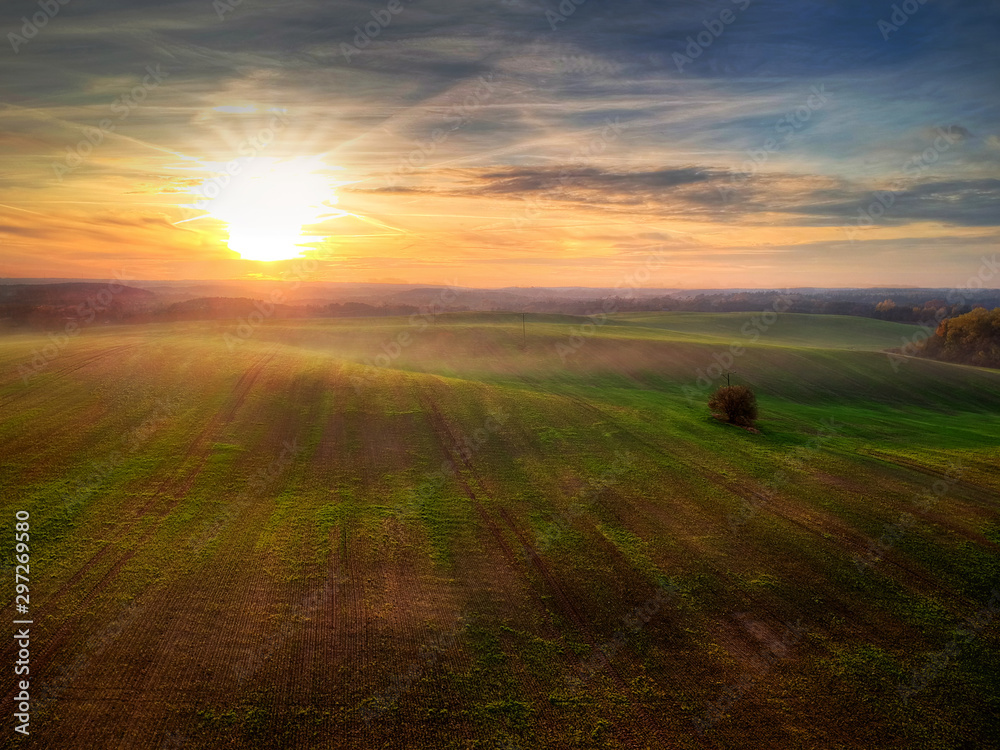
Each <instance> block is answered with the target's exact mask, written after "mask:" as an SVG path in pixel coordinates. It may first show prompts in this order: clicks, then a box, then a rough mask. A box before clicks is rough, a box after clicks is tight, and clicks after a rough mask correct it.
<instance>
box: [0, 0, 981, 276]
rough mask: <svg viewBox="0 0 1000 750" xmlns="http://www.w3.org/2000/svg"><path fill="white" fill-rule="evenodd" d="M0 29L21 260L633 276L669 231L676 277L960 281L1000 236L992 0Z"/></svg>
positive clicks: (5, 205)
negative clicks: (311, 264)
mask: <svg viewBox="0 0 1000 750" xmlns="http://www.w3.org/2000/svg"><path fill="white" fill-rule="evenodd" d="M33 19H34V20H33ZM38 21H44V23H42V24H40V23H38ZM0 31H2V32H3V35H4V40H3V41H2V44H3V49H2V51H0V65H2V70H3V73H2V77H0V164H2V168H0V277H62V278H68V277H74V278H92V279H107V278H111V277H112V276H113V275H115V274H116V273H119V274H125V275H126V277H129V278H135V279H193V278H205V279H209V278H211V279H228V278H253V277H269V276H276V275H278V274H280V273H282V272H287V271H288V270H289V268H290V263H289V261H287V259H288V258H291V257H294V256H296V255H298V254H299V253H304V257H309V258H314V259H315V260H316V261H317V268H318V269H319V270H318V271H317V272H316V273H315V274H314V275H313V276H312V278H315V279H317V280H326V281H393V282H406V283H444V282H448V283H456V284H460V285H464V286H481V287H499V286H508V285H522V286H531V285H534V286H543V285H544V286H570V285H590V286H608V285H611V284H613V283H615V282H616V281H618V280H620V279H621V278H624V277H626V276H627V275H629V274H630V273H635V271H636V269H640V268H643V267H645V266H648V265H649V260H648V258H649V256H650V255H651V254H653V253H655V254H657V255H658V257H659V260H658V261H657V262H655V263H654V264H653V265H652V267H651V269H650V272H649V274H648V276H649V280H648V281H647V282H646V283H645V285H646V286H651V287H688V288H691V287H713V288H718V287H767V288H780V287H789V286H826V287H833V286H878V285H917V286H937V287H954V286H959V285H963V284H965V283H966V282H967V280H968V279H969V277H970V276H972V275H974V274H975V273H976V272H977V271H978V270H979V269H980V267H981V265H982V260H981V259H982V258H983V256H992V255H993V254H994V253H995V252H996V251H997V248H998V240H1000V201H998V198H1000V117H998V114H1000V44H997V42H996V40H997V38H998V35H1000V5H998V4H997V3H996V2H981V3H976V2H955V1H953V0H927V2H925V3H923V4H921V2H919V0H907V2H905V3H896V4H893V3H890V2H885V3H880V2H867V1H866V2H854V1H852V2H829V1H827V2H818V1H816V0H801V1H796V2H766V1H764V0H735V1H734V0H721V1H720V2H709V3H695V2H666V1H663V2H661V1H657V2H653V1H651V0H614V1H612V0H576V4H574V3H573V2H571V0H563V2H562V4H561V5H560V4H559V3H558V2H555V1H554V0H488V1H484V2H479V1H478V0H462V1H461V2H460V1H459V0H411V1H409V2H407V1H406V0H374V1H373V2H360V1H358V2H353V1H350V0H332V1H331V0H299V1H296V2H287V1H285V0H237V2H235V3H234V2H230V1H229V0H215V2H213V1H212V0H182V1H180V2H170V1H167V2H159V1H158V2H137V1H136V0H41V2H38V1H37V0H6V1H5V2H4V3H3V5H2V9H0ZM359 32H360V33H359ZM88 139H89V140H88ZM241 255H242V256H244V257H243V258H241ZM247 258H279V259H286V260H284V261H276V262H263V261H261V260H247ZM644 278H645V276H644ZM989 286H994V287H997V286H1000V276H996V277H994V281H993V283H991V284H989Z"/></svg>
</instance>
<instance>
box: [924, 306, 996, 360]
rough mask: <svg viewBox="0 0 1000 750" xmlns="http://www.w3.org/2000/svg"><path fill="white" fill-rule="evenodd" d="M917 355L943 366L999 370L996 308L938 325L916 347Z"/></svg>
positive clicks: (977, 309) (980, 309)
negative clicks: (931, 358)
mask: <svg viewBox="0 0 1000 750" xmlns="http://www.w3.org/2000/svg"><path fill="white" fill-rule="evenodd" d="M917 354H918V355H919V356H922V357H933V358H934V359H940V360H944V361H945V362H959V363H961V364H966V365H978V366H980V367H1000V307H994V308H993V310H989V311H988V310H986V308H984V307H977V308H975V309H974V310H972V312H968V313H966V314H965V315H959V316H958V317H955V318H949V319H947V320H943V321H941V324H940V325H939V326H938V327H937V330H936V331H935V332H934V335H933V336H931V337H930V338H928V339H927V340H926V341H924V342H923V343H922V344H921V345H920V346H919V347H917Z"/></svg>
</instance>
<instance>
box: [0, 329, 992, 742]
mask: <svg viewBox="0 0 1000 750" xmlns="http://www.w3.org/2000/svg"><path fill="white" fill-rule="evenodd" d="M752 317H753V316H749V315H746V316H744V315H729V314H723V315H708V314H688V313H655V314H648V313H647V314H629V315H619V316H612V317H611V318H609V319H608V320H607V321H606V322H604V323H602V324H601V325H592V326H589V327H587V323H588V321H587V319H583V318H574V317H572V316H534V315H529V316H528V325H527V332H528V336H527V346H526V347H524V348H522V347H521V335H522V334H521V322H520V316H519V315H518V316H513V315H507V316H504V315H488V314H461V315H446V316H441V317H440V318H439V319H438V320H437V322H436V323H435V324H433V325H430V326H427V327H426V328H424V329H422V330H421V329H420V328H419V327H417V326H413V325H410V323H409V322H408V320H407V319H405V318H404V319H377V320H376V319H371V320H365V319H352V320H344V319H341V320H325V321H318V320H308V321H270V322H268V323H266V324H265V325H263V326H261V327H259V328H258V329H256V330H255V332H254V335H253V336H252V337H251V338H250V339H248V340H246V341H244V342H242V344H240V345H239V346H237V347H236V348H235V349H233V350H232V351H231V350H230V349H229V348H228V347H227V345H226V343H225V341H224V339H223V334H224V333H225V332H227V331H229V329H231V328H232V325H226V324H221V323H183V324H177V325H160V324H157V325H149V326H135V327H104V328H99V329H98V328H95V329H92V330H88V331H86V332H85V333H84V334H82V335H81V336H80V337H78V338H76V339H73V340H72V341H71V342H70V344H69V345H68V346H67V347H66V349H65V351H64V352H63V353H62V354H61V355H60V356H59V357H58V358H56V359H55V360H53V361H52V362H51V363H49V364H48V365H47V366H46V367H45V368H44V369H43V370H42V371H41V372H40V373H38V374H37V375H36V376H35V377H33V378H32V379H31V380H30V381H29V382H28V383H27V384H25V383H24V382H23V381H22V380H21V378H20V377H19V376H18V373H17V365H18V364H20V363H24V362H26V361H29V360H30V359H31V357H32V352H33V350H37V349H39V348H40V347H42V346H44V344H45V341H46V340H45V338H44V336H40V335H29V334H17V335H9V336H5V337H3V338H0V373H2V376H0V404H2V406H3V410H4V411H3V413H4V420H3V422H2V423H0V470H2V472H3V476H4V477H5V479H6V481H5V482H4V483H3V485H2V487H0V498H2V502H3V507H4V508H5V513H4V516H3V519H2V522H0V533H2V534H5V535H6V537H5V538H11V533H12V525H13V520H12V519H13V512H14V511H15V510H28V511H30V513H31V533H32V573H33V578H32V585H31V601H32V613H33V616H34V618H35V622H36V624H35V626H34V627H35V628H36V630H37V638H38V640H37V642H38V643H39V644H41V645H40V646H39V647H38V651H37V652H35V651H33V662H32V674H33V675H37V676H35V677H34V681H33V684H34V685H36V686H37V688H38V690H39V694H42V692H43V691H45V690H48V694H49V695H50V696H51V697H50V699H49V700H48V701H47V702H46V701H41V702H40V704H39V705H38V707H37V708H38V713H37V715H36V717H35V720H34V721H33V724H32V728H33V731H37V732H38V734H40V735H42V737H43V739H44V740H45V741H46V742H47V743H48V744H50V745H51V746H64V747H72V746H82V745H83V744H87V743H95V742H99V743H102V746H114V745H115V744H116V743H120V742H121V741H122V738H124V737H130V738H133V740H134V741H135V742H139V743H140V744H142V745H143V746H146V745H148V746H153V745H157V744H158V743H160V742H162V741H164V740H163V738H164V737H174V738H182V741H183V742H184V743H185V744H184V746H185V747H193V748H198V747H205V748H208V747H233V748H242V747H312V746H324V747H327V746H328V747H365V748H367V747H400V748H408V747H414V748H415V747H441V748H472V747H504V746H505V745H504V743H508V744H507V745H506V746H507V747H525V748H526V747H531V748H536V747H537V748H565V747H571V748H598V747H600V748H605V747H609V748H613V747H621V748H626V747H627V748H632V747H660V746H677V747H702V746H703V740H701V739H700V738H699V736H698V735H697V733H696V732H695V722H696V721H700V722H702V726H704V727H705V730H704V731H705V732H706V734H707V736H708V737H709V739H710V741H711V742H712V743H714V744H715V745H717V746H719V747H733V748H737V747H746V746H747V745H748V743H749V744H752V745H753V746H755V747H783V748H784V747H819V746H830V747H833V746H836V747H857V748H862V747H871V746H876V745H877V746H880V747H940V748H951V747H954V748H958V747H965V746H977V747H988V746H997V745H998V744H1000V736H998V734H997V729H996V726H995V722H993V721H991V719H990V717H991V716H992V715H995V714H996V713H997V709H998V708H1000V705H998V704H1000V680H998V678H997V675H1000V658H998V656H1000V650H998V639H997V628H996V624H995V623H996V617H995V609H996V599H995V597H994V593H993V592H994V591H996V587H997V586H998V585H1000V582H998V576H1000V567H998V565H997V563H996V560H997V544H998V542H1000V518H998V516H1000V511H998V507H997V498H998V497H1000V473H998V472H997V471H996V456H997V455H998V446H1000V373H997V372H992V371H988V370H984V369H977V368H966V367H961V366H956V365H948V364H942V363H936V362H931V361H923V360H911V359H905V360H893V359H891V358H889V357H888V356H887V355H886V354H885V353H884V352H883V351H882V350H883V349H886V348H890V347H894V346H898V345H899V344H900V339H901V337H906V336H908V335H909V333H910V332H911V331H912V330H914V329H913V328H912V327H908V326H902V325H899V324H890V323H885V322H881V321H874V320H867V319H855V318H846V317H833V316H801V315H779V316H777V318H776V320H774V321H773V322H771V324H770V325H768V326H766V327H767V330H766V331H764V332H760V330H759V328H758V329H756V330H757V332H758V333H759V334H760V335H759V336H756V337H754V336H748V335H746V334H745V326H746V324H747V323H748V321H749V322H750V324H751V327H752V325H753V323H752V321H751V318H752ZM762 322H763V319H762ZM401 333H408V334H409V335H410V339H407V341H408V342H409V343H407V345H405V346H399V347H398V348H397V347H394V346H393V342H398V341H399V340H400V339H399V335H400V334H401ZM754 339H755V340H754ZM734 344H736V345H738V346H736V347H734V346H733V345H734ZM739 347H742V348H743V349H745V351H743V350H740V348H739ZM735 352H739V353H735ZM380 356H381V359H380ZM728 357H731V358H732V361H731V362H730V361H729V359H728ZM722 364H726V365H727V369H732V370H734V371H735V373H736V375H735V380H734V382H740V383H744V384H748V385H750V386H751V387H753V388H754V389H755V391H756V392H757V393H758V400H759V405H760V412H761V419H760V421H759V427H760V429H761V434H750V433H747V432H745V431H743V430H738V429H734V428H732V427H731V426H727V425H723V424H721V423H719V422H718V421H717V420H714V419H712V417H711V416H710V415H709V413H708V409H707V407H706V402H707V398H708V394H709V393H710V391H711V390H712V388H713V387H715V386H717V385H719V384H720V383H721V382H723V381H724V378H721V377H720V376H719V375H718V374H717V371H718V370H721V369H722ZM713 365H718V367H715V368H713ZM164 404H166V406H164ZM497 415H500V416H501V417H502V419H500V420H498V419H497ZM289 445H294V446H297V449H296V450H295V451H290V450H289V448H288V446H289ZM955 467H960V469H958V470H956V469H955ZM945 477H952V478H953V479H948V480H947V481H945V483H944V484H943V485H941V484H939V485H935V482H942V481H944V480H943V478H945ZM935 486H937V487H938V488H943V490H942V491H941V492H940V493H938V494H933V492H934V488H935ZM927 491H931V492H932V495H930V496H928V495H927V494H926V493H927ZM927 497H931V498H932V502H929V503H928V502H925V503H924V504H923V505H921V504H920V503H919V500H920V498H925V499H926V498H927ZM907 514H908V515H907ZM901 519H903V520H902V521H901ZM907 519H910V520H907ZM879 540H883V541H886V540H888V541H889V542H890V543H888V544H887V545H886V547H885V548H884V549H881V548H879V547H877V546H876V542H878V541H879ZM859 560H868V561H869V562H870V563H871V564H870V566H868V567H865V566H862V565H859ZM7 580H8V581H10V580H11V577H10V576H8V577H7ZM5 585H6V586H7V587H8V588H11V584H10V583H9V582H8V583H6V584H5ZM664 586H665V587H667V588H665V589H661V588H659V587H664ZM663 591H669V592H671V593H670V595H669V596H668V597H666V598H662V597H663V596H664V595H663V593H662V592H663ZM658 592H659V593H658ZM7 593H8V594H9V597H8V598H11V597H12V591H8V592H7ZM657 597H661V598H657ZM991 597H994V598H992V599H991ZM991 602H992V603H991ZM990 613H994V614H992V615H991V614H990ZM988 618H992V619H990V620H989V623H987V624H985V625H983V626H982V627H981V628H979V629H978V630H977V631H976V633H975V634H974V637H971V638H964V637H963V638H961V639H959V640H958V641H955V638H956V636H955V633H956V632H959V631H960V630H961V629H962V628H965V630H968V629H969V627H970V626H969V625H968V623H970V622H976V623H980V622H984V621H985V620H986V619H988ZM789 623H799V624H800V625H801V629H802V630H801V632H802V636H801V637H800V638H797V639H796V640H795V642H794V643H792V644H791V645H789V644H788V643H783V642H782V633H785V632H787V628H788V624H789ZM953 641H955V644H956V645H953V646H949V644H952V642H953ZM941 653H945V654H946V655H947V658H946V659H944V660H942V658H940V657H938V656H935V655H936V654H941ZM602 654H603V655H604V656H603V657H602V656H601V655H602ZM928 664H930V665H932V666H933V665H936V666H933V669H930V670H928V666H927V665H928ZM915 672H916V673H917V674H924V675H929V679H927V680H926V684H923V683H921V685H920V689H919V690H916V691H914V692H913V693H912V695H911V696H910V697H909V698H908V700H906V701H905V702H904V701H903V700H902V698H901V697H900V695H901V692H900V685H903V686H904V687H905V686H906V685H908V684H910V681H911V680H912V679H914V678H913V675H914V673H915ZM82 696H85V698H82V699H81V697H82ZM727 696H728V697H727ZM108 706H115V707H116V710H115V711H110V710H108ZM720 706H724V710H721V709H719V707H720ZM117 709H120V710H117ZM716 709H719V710H716ZM709 719H710V720H709ZM706 721H707V724H706ZM135 738H138V739H135ZM178 741H181V740H180V739H179V740H178ZM510 743H513V744H510Z"/></svg>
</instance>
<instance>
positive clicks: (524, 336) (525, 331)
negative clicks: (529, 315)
mask: <svg viewBox="0 0 1000 750" xmlns="http://www.w3.org/2000/svg"><path fill="white" fill-rule="evenodd" d="M521 348H522V349H527V348H528V327H527V325H526V324H525V322H524V313H521Z"/></svg>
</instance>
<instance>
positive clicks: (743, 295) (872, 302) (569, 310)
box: [525, 289, 1000, 324]
mask: <svg viewBox="0 0 1000 750" xmlns="http://www.w3.org/2000/svg"><path fill="white" fill-rule="evenodd" d="M941 294H942V291H941V290H940V289H926V290H910V289H905V290H899V289H845V290H829V291H818V292H804V291H803V292H778V291H766V292H722V293H713V294H698V295H696V296H691V297H682V296H672V295H663V296H658V297H634V296H633V297H630V296H619V297H613V298H611V299H610V300H609V299H592V300H550V299H540V300H535V301H532V302H531V303H530V304H528V305H527V306H526V307H525V309H526V310H527V311H528V312H550V313H563V314H566V315H591V314H596V313H598V312H601V311H602V310H604V311H606V310H608V309H611V310H613V311H615V312H658V311H680V312H760V311H761V310H770V309H781V310H784V311H786V312H790V313H805V314H812V315H817V314H822V315H856V316H858V317H864V318H878V319H880V320H891V321H896V322H899V323H928V322H932V323H934V324H937V322H939V321H940V320H942V319H944V318H947V317H954V316H956V315H961V314H963V313H967V312H969V311H971V310H972V309H973V307H975V306H977V305H986V306H991V307H992V306H997V305H1000V290H982V291H976V292H963V293H962V294H961V295H959V298H958V299H953V300H952V301H949V300H948V299H945V298H944V297H942V296H941ZM946 296H951V295H946ZM776 303H780V307H775V305H776Z"/></svg>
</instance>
